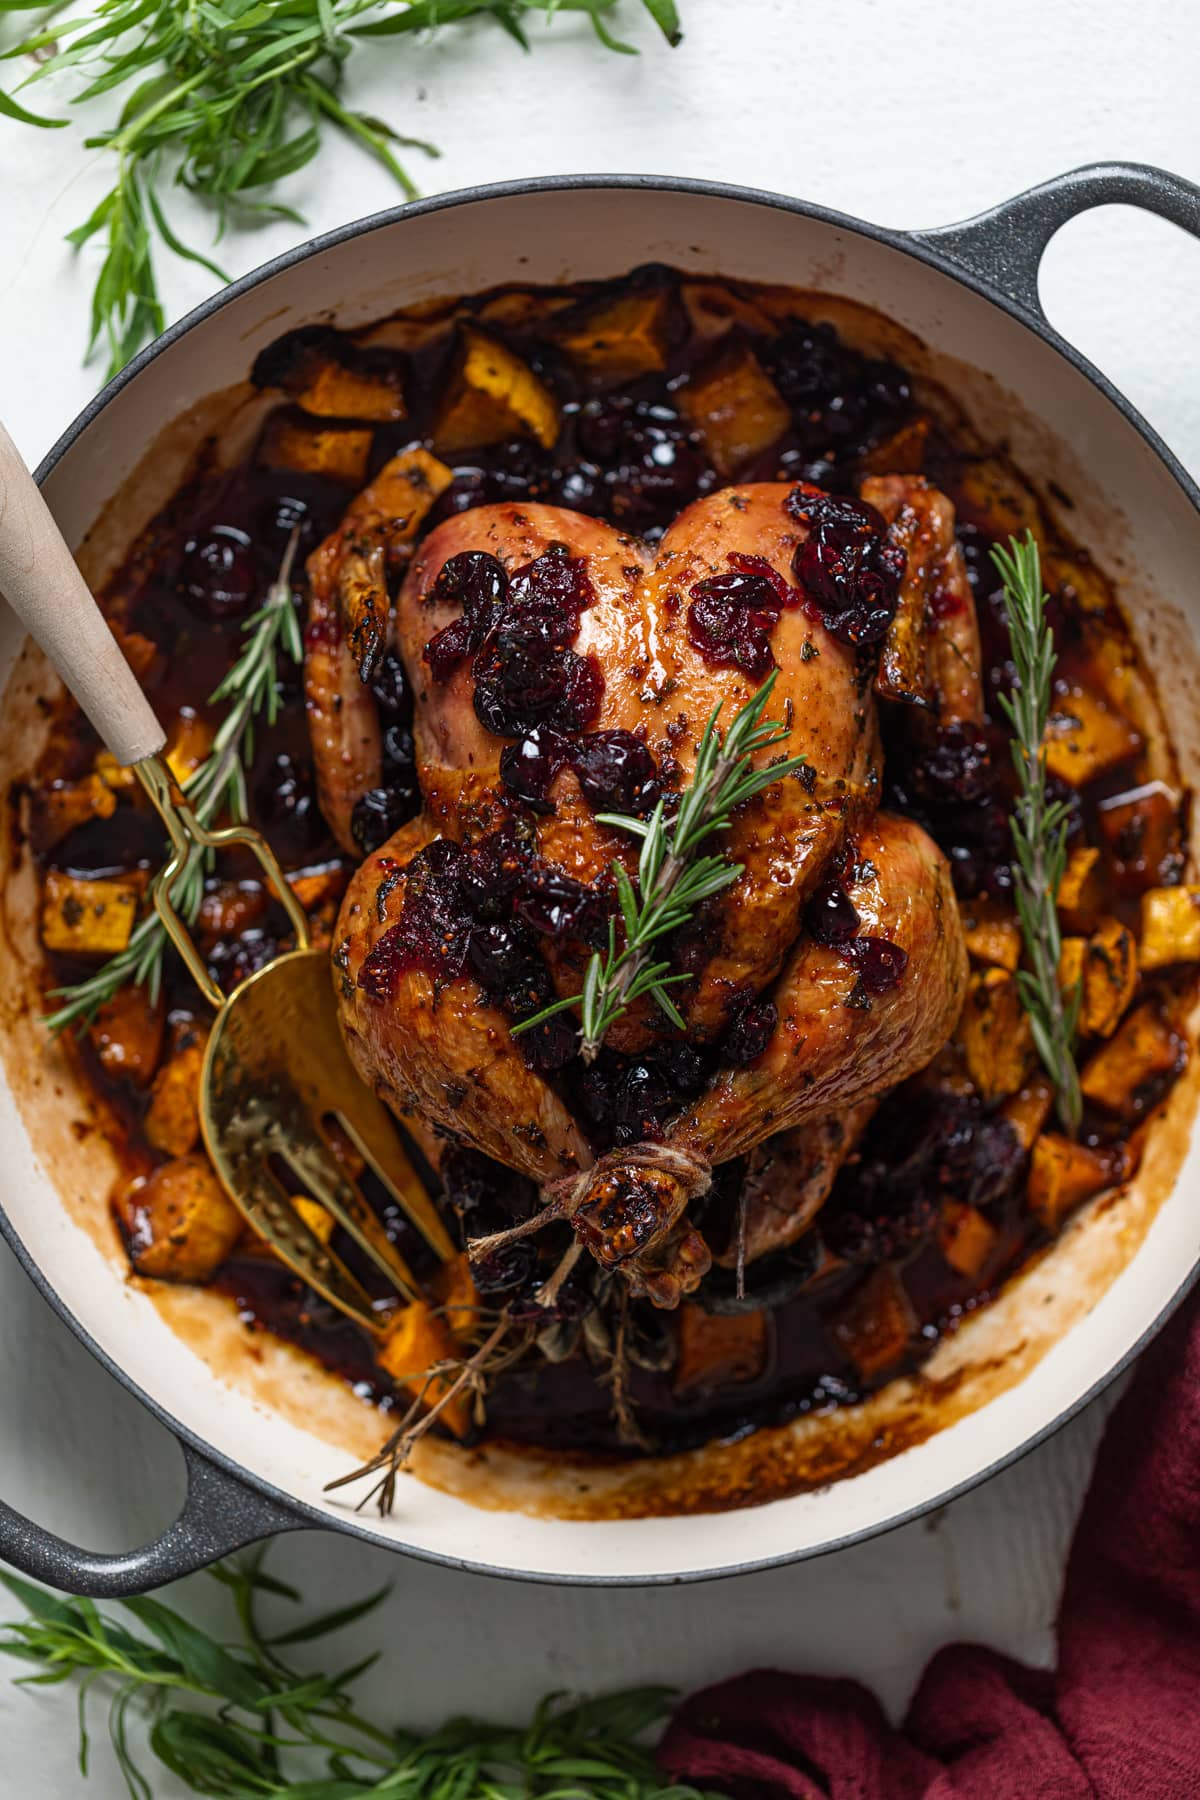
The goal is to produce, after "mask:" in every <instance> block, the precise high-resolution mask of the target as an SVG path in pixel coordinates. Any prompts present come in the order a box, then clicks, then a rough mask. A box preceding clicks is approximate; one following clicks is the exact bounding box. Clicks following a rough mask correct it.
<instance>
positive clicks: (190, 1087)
mask: <svg viewBox="0 0 1200 1800" xmlns="http://www.w3.org/2000/svg"><path fill="white" fill-rule="evenodd" d="M207 1041H208V1034H207V1031H206V1030H205V1028H204V1027H203V1026H202V1025H201V1024H200V1023H199V1021H198V1020H189V1021H188V1022H187V1023H186V1024H185V1025H183V1026H182V1027H181V1028H180V1029H179V1030H178V1031H177V1032H176V1035H175V1043H174V1046H173V1049H172V1053H171V1056H170V1057H169V1059H168V1060H167V1061H166V1062H165V1063H164V1064H163V1066H162V1068H161V1069H160V1070H159V1071H158V1074H157V1075H156V1076H155V1077H154V1085H153V1087H152V1088H151V1089H150V1105H149V1106H148V1108H147V1109H146V1117H145V1119H144V1120H143V1121H142V1129H143V1131H144V1132H145V1134H146V1137H147V1139H148V1141H149V1142H150V1143H151V1144H153V1146H154V1148H155V1149H156V1150H161V1151H162V1153H163V1155H164V1156H186V1155H187V1153H188V1151H189V1150H194V1149H195V1147H196V1145H197V1144H198V1143H199V1141H200V1072H201V1070H202V1069H203V1067H204V1049H205V1045H206V1043H207Z"/></svg>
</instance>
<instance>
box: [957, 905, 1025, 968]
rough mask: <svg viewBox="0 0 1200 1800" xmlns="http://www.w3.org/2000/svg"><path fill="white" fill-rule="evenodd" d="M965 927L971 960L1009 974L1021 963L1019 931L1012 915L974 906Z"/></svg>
mask: <svg viewBox="0 0 1200 1800" xmlns="http://www.w3.org/2000/svg"><path fill="white" fill-rule="evenodd" d="M965 923H966V931H965V932H964V936H965V938H966V941H967V950H968V952H969V954H970V956H971V958H972V960H973V961H974V962H978V963H985V964H987V965H988V966H989V967H991V968H994V969H1007V970H1008V972H1009V974H1010V975H1011V974H1013V973H1014V972H1015V971H1016V968H1017V965H1018V964H1019V963H1020V960H1021V927H1020V925H1019V924H1018V923H1017V921H1016V919H1015V918H1014V917H1013V915H1012V913H1011V912H1008V911H1004V912H1001V911H1000V910H999V909H998V908H997V909H995V910H992V909H991V908H988V907H986V906H983V905H977V906H975V907H973V909H972V913H971V916H970V918H969V919H968V920H967V921H965Z"/></svg>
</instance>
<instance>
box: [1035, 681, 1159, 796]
mask: <svg viewBox="0 0 1200 1800" xmlns="http://www.w3.org/2000/svg"><path fill="white" fill-rule="evenodd" d="M1141 743H1142V740H1141V737H1140V735H1139V733H1138V732H1137V731H1135V729H1134V727H1133V726H1132V725H1131V724H1130V722H1129V720H1128V719H1127V718H1126V717H1125V715H1124V713H1121V712H1118V710H1117V708H1116V707H1115V706H1113V705H1111V704H1110V703H1109V702H1108V701H1106V700H1104V699H1102V698H1101V697H1100V696H1099V695H1098V694H1095V693H1093V692H1092V690H1091V689H1090V688H1080V687H1077V688H1074V689H1073V690H1072V692H1071V693H1070V694H1067V695H1065V696H1062V697H1060V698H1059V699H1057V700H1056V701H1055V703H1054V710H1053V712H1052V713H1051V714H1050V721H1049V724H1048V725H1047V727H1046V743H1045V757H1046V767H1047V768H1048V769H1049V770H1050V772H1051V774H1052V775H1057V776H1058V777H1059V778H1060V780H1062V781H1065V782H1067V783H1068V785H1069V786H1071V787H1075V788H1080V787H1086V786H1087V784H1088V782H1089V781H1094V780H1095V779H1096V777H1097V775H1103V774H1104V772H1105V770H1107V769H1113V768H1116V766H1117V765H1118V763H1123V762H1126V761H1128V759H1129V758H1130V757H1131V756H1133V755H1135V754H1136V752H1137V751H1138V750H1139V749H1140V748H1141Z"/></svg>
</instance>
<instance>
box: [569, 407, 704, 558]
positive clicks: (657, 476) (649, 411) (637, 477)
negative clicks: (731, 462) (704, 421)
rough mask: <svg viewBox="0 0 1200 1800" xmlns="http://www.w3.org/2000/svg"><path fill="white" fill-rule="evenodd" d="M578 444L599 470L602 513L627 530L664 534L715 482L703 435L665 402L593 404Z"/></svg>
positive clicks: (584, 418) (583, 418) (581, 425)
mask: <svg viewBox="0 0 1200 1800" xmlns="http://www.w3.org/2000/svg"><path fill="white" fill-rule="evenodd" d="M577 441H578V444H579V448H580V450H581V451H582V452H583V455H584V456H585V457H587V458H589V459H590V460H591V461H592V462H594V463H597V464H599V466H600V470H601V483H602V488H601V491H602V493H603V495H604V499H605V504H604V506H603V508H602V510H603V511H604V512H606V513H608V514H609V515H610V516H611V517H612V518H613V519H615V520H616V521H617V522H618V523H619V524H621V525H622V526H624V527H625V528H626V529H627V530H631V531H636V532H639V533H644V534H649V535H653V534H656V533H658V532H660V531H661V530H662V529H663V527H664V526H666V525H669V524H670V522H671V520H672V519H673V518H674V517H675V515H676V513H677V512H679V510H680V508H681V507H683V506H686V505H687V504H688V502H689V501H691V500H694V499H695V498H696V495H697V493H698V492H701V491H703V488H704V485H705V483H706V482H707V481H708V480H709V479H710V477H711V471H710V470H709V468H708V465H707V462H706V460H705V457H704V453H703V448H702V445H701V440H700V438H699V436H698V434H697V433H696V432H695V430H694V429H693V428H692V426H691V425H690V424H689V423H688V422H687V421H686V420H684V419H681V418H680V416H679V414H678V412H676V410H675V408H674V407H673V406H670V405H668V404H666V403H665V402H663V401H653V400H646V399H639V400H634V399H631V398H630V397H629V396H628V395H620V396H616V395H614V396H609V397H608V398H606V399H603V400H591V401H589V402H588V403H587V405H586V406H585V407H584V408H583V410H582V412H581V413H580V415H579V423H578V438H577Z"/></svg>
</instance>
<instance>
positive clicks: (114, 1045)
mask: <svg viewBox="0 0 1200 1800" xmlns="http://www.w3.org/2000/svg"><path fill="white" fill-rule="evenodd" d="M165 1016H166V1015H165V1008H164V1006H163V1001H162V995H161V994H160V995H159V996H158V998H157V999H156V1000H151V998H150V996H149V993H148V992H147V990H146V989H145V988H144V987H133V986H132V985H130V986H128V987H123V988H118V989H117V991H116V993H115V994H114V995H113V997H112V999H111V1000H106V1001H105V1002H104V1005H103V1006H101V1007H99V1008H98V1009H97V1011H96V1015H95V1017H94V1018H93V1019H92V1022H91V1024H90V1025H89V1026H88V1036H89V1038H90V1039H91V1041H92V1044H93V1046H94V1047H95V1051H96V1055H97V1056H98V1057H99V1059H100V1066H101V1068H102V1069H103V1070H104V1072H105V1074H106V1075H112V1076H116V1077H120V1078H122V1079H124V1080H125V1081H129V1082H132V1083H133V1086H134V1087H145V1085H146V1083H147V1082H148V1081H149V1080H150V1079H151V1077H152V1076H153V1074H154V1071H155V1069H156V1068H157V1067H158V1059H159V1057H160V1056H161V1055H162V1045H163V1030H164V1022H165Z"/></svg>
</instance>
